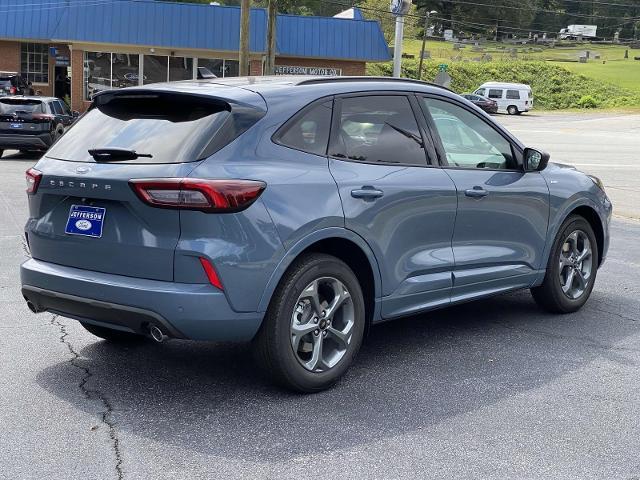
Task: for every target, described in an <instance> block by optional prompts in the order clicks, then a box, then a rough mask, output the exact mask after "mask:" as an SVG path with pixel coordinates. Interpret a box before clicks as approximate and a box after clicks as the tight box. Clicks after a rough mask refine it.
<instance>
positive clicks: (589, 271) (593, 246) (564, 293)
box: [531, 215, 599, 313]
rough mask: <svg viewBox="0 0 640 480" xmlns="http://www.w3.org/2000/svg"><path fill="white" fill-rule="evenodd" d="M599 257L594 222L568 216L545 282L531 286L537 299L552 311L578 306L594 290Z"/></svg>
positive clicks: (552, 252) (552, 255) (552, 254)
mask: <svg viewBox="0 0 640 480" xmlns="http://www.w3.org/2000/svg"><path fill="white" fill-rule="evenodd" d="M598 261H599V259H598V244H597V241H596V237H595V235H594V233H593V229H592V228H591V225H589V222H587V221H586V220H585V219H584V218H583V217H580V216H577V215H574V216H571V217H569V218H568V219H567V220H565V222H564V224H563V225H562V227H561V228H560V231H559V233H558V236H557V237H556V239H555V242H554V244H553V248H552V250H551V254H550V256H549V262H548V263H547V271H546V274H545V277H544V281H543V283H542V285H540V286H539V287H535V288H532V289H531V293H532V295H533V298H534V300H535V301H536V303H537V304H538V305H540V306H541V307H542V308H544V309H545V310H547V311H549V312H552V313H571V312H575V311H577V310H579V309H580V308H582V306H583V305H584V304H585V303H586V301H587V300H588V299H589V296H590V295H591V291H592V290H593V286H594V284H595V281H596V274H597V272H598Z"/></svg>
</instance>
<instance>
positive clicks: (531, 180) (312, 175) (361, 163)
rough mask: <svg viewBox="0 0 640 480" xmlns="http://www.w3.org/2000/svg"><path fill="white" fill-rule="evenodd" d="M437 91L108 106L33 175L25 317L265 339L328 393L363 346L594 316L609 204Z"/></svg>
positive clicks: (185, 90) (141, 332)
mask: <svg viewBox="0 0 640 480" xmlns="http://www.w3.org/2000/svg"><path fill="white" fill-rule="evenodd" d="M548 160H549V156H548V155H547V154H545V153H544V152H542V151H539V150H536V149H533V148H527V147H525V146H524V145H523V144H522V143H521V142H520V141H519V140H518V139H517V138H515V137H514V136H513V135H511V134H510V133H509V132H508V131H507V130H506V129H504V128H503V127H501V126H500V125H499V124H498V123H496V122H495V121H494V120H493V119H492V118H491V117H490V116H488V115H487V114H486V113H484V112H481V111H478V109H477V108H474V107H472V106H471V105H469V103H468V102H467V101H465V100H463V99H462V98H461V97H459V96H458V95H456V94H454V93H452V92H450V91H448V90H446V89H444V88H441V87H437V86H433V85H429V84H426V83H423V82H417V81H410V80H404V79H390V78H375V77H339V78H321V77H311V78H309V77H277V78H276V77H265V78H233V79H215V80H210V81H208V82H204V81H202V80H201V81H192V82H177V83H173V84H153V85H148V86H146V87H138V88H130V89H123V90H111V91H108V92H102V93H100V94H98V95H97V96H96V97H95V99H94V101H93V103H92V105H91V108H90V109H89V111H88V112H87V113H86V114H85V115H84V116H83V118H82V119H81V120H79V121H78V122H77V123H76V124H75V125H74V127H73V128H72V129H70V130H69V131H68V132H67V133H66V134H65V136H64V137H63V138H62V139H60V141H59V142H57V143H56V144H55V145H54V146H53V148H52V149H51V150H50V151H49V152H47V154H46V155H45V156H44V157H43V158H42V159H41V160H40V161H39V162H38V163H37V164H36V165H35V167H34V168H31V169H29V170H28V171H27V175H26V179H27V193H28V198H29V208H30V214H29V219H28V221H27V224H26V229H25V236H26V238H27V243H28V246H29V249H30V251H31V255H32V258H31V259H29V260H27V261H26V262H25V263H24V264H23V265H22V266H21V280H22V293H23V295H24V297H25V299H26V301H27V304H28V306H29V308H30V309H31V310H32V311H33V312H43V311H48V312H52V313H55V314H58V315H63V316H66V317H69V318H73V319H77V320H79V321H80V323H81V324H82V325H83V326H84V328H86V329H87V330H88V331H89V332H91V333H93V334H94V335H96V336H98V337H101V338H103V339H106V340H109V341H125V340H126V341H130V340H135V339H141V338H143V337H144V336H147V337H151V338H153V339H154V340H155V341H157V342H162V341H163V340H165V339H166V338H167V337H174V338H186V339H192V340H216V341H249V340H252V341H253V348H254V351H255V352H256V354H257V356H258V358H259V361H258V365H259V366H260V367H262V368H264V369H265V370H266V371H267V372H268V373H269V374H270V375H271V376H272V377H273V378H274V379H275V380H276V381H277V382H279V383H280V384H282V385H285V386H286V387H289V388H291V389H295V390H299V391H303V392H315V391H319V390H322V389H324V388H327V387H329V386H330V385H332V384H333V383H334V382H336V381H337V380H338V379H339V378H340V377H341V376H342V375H343V374H344V373H345V371H346V370H347V368H348V367H349V366H350V365H351V364H352V363H353V360H354V358H355V356H356V353H357V352H358V350H359V348H360V345H361V343H362V341H363V338H364V336H365V332H366V331H367V330H368V328H369V326H371V325H374V324H376V323H378V322H382V321H385V320H392V319H395V318H399V317H406V316H408V315H414V314H417V313H421V312H425V311H428V310H432V309H435V308H440V307H446V306H449V305H453V304H457V303H461V302H467V301H471V300H474V299H478V298H484V297H488V296H493V295H496V294H498V293H502V292H508V291H513V290H518V289H531V292H532V293H533V297H534V299H535V300H536V301H537V302H538V303H539V304H540V305H541V306H542V307H543V308H545V309H547V310H549V311H552V312H556V313H567V312H574V311H576V310H578V309H579V308H581V307H582V306H583V305H584V303H585V302H586V301H587V299H588V298H589V295H590V293H591V290H592V289H593V286H594V282H595V279H596V274H597V271H598V268H599V267H600V265H602V262H603V261H604V259H605V256H606V254H607V249H608V246H609V222H610V218H611V203H610V201H609V199H608V198H607V195H606V194H605V192H604V189H603V187H602V184H601V183H600V182H599V181H598V180H597V179H596V178H594V177H589V176H587V175H585V174H583V173H581V172H579V171H577V170H575V169H572V168H568V167H563V166H561V165H554V164H548Z"/></svg>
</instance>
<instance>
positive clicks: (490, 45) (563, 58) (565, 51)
mask: <svg viewBox="0 0 640 480" xmlns="http://www.w3.org/2000/svg"><path fill="white" fill-rule="evenodd" d="M421 46H422V42H421V41H420V40H405V42H404V49H403V52H404V53H407V54H410V55H415V57H416V59H417V58H419V55H420V47H421ZM482 47H483V51H481V52H479V51H473V47H472V45H465V47H464V48H462V49H460V50H454V49H453V43H452V42H440V41H427V46H426V50H428V51H429V52H430V53H431V58H432V59H434V60H436V61H439V62H442V63H447V64H451V63H453V62H459V61H472V60H474V59H475V60H478V59H479V58H480V57H481V56H482V55H483V54H488V55H490V56H491V59H492V60H515V59H518V60H543V61H547V60H553V63H554V64H555V65H559V66H562V67H565V68H567V69H568V70H570V71H572V72H574V73H579V74H582V75H585V76H586V77H589V78H593V79H595V80H599V81H602V82H607V83H609V84H612V85H616V86H618V87H621V88H625V89H627V90H629V91H632V92H634V93H640V60H633V57H635V56H640V50H634V49H629V57H630V58H629V59H628V60H624V52H625V50H626V48H627V47H624V46H618V45H584V46H580V47H576V46H572V47H562V46H556V47H555V48H548V47H532V46H529V45H519V46H516V45H513V46H512V45H506V48H505V44H499V43H495V42H486V43H485V44H483V45H482ZM511 48H516V49H517V51H518V53H517V57H515V58H514V57H512V56H511V54H510V52H509V49H511ZM587 49H588V50H589V52H590V56H591V58H590V60H589V62H588V63H578V58H579V57H580V55H581V53H582V52H584V51H585V50H587ZM535 50H541V51H535ZM595 55H600V58H599V59H595V58H594V56H595ZM603 61H605V63H604V64H603V63H602V62H603Z"/></svg>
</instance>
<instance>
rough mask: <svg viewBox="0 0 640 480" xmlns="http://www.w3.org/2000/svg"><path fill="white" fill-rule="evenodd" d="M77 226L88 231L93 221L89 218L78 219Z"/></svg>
mask: <svg viewBox="0 0 640 480" xmlns="http://www.w3.org/2000/svg"><path fill="white" fill-rule="evenodd" d="M76 228H77V229H78V230H82V231H83V232H86V231H87V230H90V229H91V222H90V221H89V220H78V221H77V222H76Z"/></svg>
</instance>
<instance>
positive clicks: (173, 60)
mask: <svg viewBox="0 0 640 480" xmlns="http://www.w3.org/2000/svg"><path fill="white" fill-rule="evenodd" d="M191 79H193V58H187V57H169V81H170V82H177V81H180V80H191Z"/></svg>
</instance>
